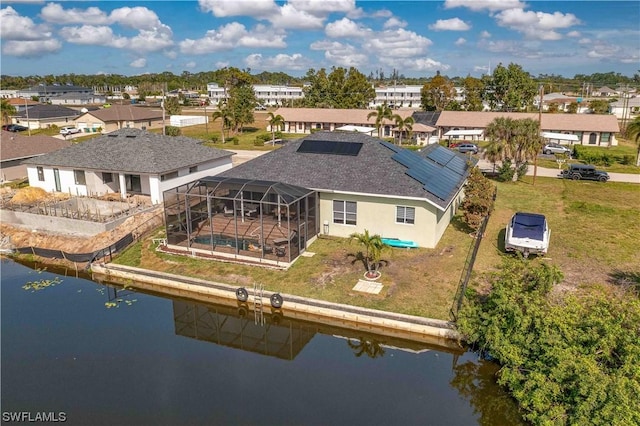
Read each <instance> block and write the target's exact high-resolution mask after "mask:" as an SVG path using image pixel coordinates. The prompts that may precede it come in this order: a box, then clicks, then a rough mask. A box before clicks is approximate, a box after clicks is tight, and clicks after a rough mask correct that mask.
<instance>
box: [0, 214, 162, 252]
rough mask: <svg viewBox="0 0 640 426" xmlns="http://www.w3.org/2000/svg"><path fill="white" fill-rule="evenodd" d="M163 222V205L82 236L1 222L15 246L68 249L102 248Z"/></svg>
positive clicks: (1, 232) (0, 228)
mask: <svg viewBox="0 0 640 426" xmlns="http://www.w3.org/2000/svg"><path fill="white" fill-rule="evenodd" d="M162 222H163V215H162V209H161V208H160V207H158V208H155V209H153V210H151V211H148V212H145V213H139V214H136V215H135V216H132V217H130V218H128V219H127V220H125V221H124V222H123V223H122V224H121V225H120V226H118V227H117V228H116V229H113V230H111V231H106V232H102V233H100V234H97V235H94V236H92V237H80V236H72V235H65V234H54V233H47V232H43V231H35V232H34V231H29V230H26V229H21V228H17V227H13V226H10V225H7V224H4V223H3V224H0V236H1V237H8V239H7V238H3V240H5V241H6V242H7V244H10V245H11V246H13V247H14V248H18V247H40V248H48V249H55V250H62V251H64V252H67V253H89V252H92V251H96V250H100V249H102V248H104V247H108V246H109V245H111V244H113V243H115V242H116V241H118V240H119V239H120V238H122V237H124V236H125V235H127V234H128V233H130V232H132V233H133V234H134V237H138V236H140V235H143V234H146V233H147V232H149V231H151V230H153V229H155V228H157V227H158V226H160V225H161V224H162Z"/></svg>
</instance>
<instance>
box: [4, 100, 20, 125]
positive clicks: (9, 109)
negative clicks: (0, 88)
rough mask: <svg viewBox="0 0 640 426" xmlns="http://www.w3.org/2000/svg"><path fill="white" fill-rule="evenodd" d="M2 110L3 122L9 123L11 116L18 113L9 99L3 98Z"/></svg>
mask: <svg viewBox="0 0 640 426" xmlns="http://www.w3.org/2000/svg"><path fill="white" fill-rule="evenodd" d="M0 110H1V112H2V124H6V123H9V122H10V118H11V116H12V115H16V108H15V107H14V106H13V105H11V104H10V103H9V100H8V99H3V100H2V102H1V103H0Z"/></svg>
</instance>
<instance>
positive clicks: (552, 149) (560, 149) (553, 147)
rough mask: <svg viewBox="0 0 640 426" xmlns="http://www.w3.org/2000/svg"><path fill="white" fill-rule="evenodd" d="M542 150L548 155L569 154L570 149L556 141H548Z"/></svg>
mask: <svg viewBox="0 0 640 426" xmlns="http://www.w3.org/2000/svg"><path fill="white" fill-rule="evenodd" d="M542 152H543V153H545V154H547V155H550V154H567V155H571V149H570V148H567V147H566V146H564V145H560V144H557V143H548V144H546V145H545V146H544V148H542Z"/></svg>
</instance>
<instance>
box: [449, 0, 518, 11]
mask: <svg viewBox="0 0 640 426" xmlns="http://www.w3.org/2000/svg"><path fill="white" fill-rule="evenodd" d="M455 7H466V8H468V9H471V10H475V11H480V10H485V9H486V10H488V11H490V12H496V11H499V10H505V9H515V8H524V7H525V4H524V3H522V2H521V1H520V0H446V1H445V2H444V8H445V9H453V8H455Z"/></svg>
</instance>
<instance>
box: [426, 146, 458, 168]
mask: <svg viewBox="0 0 640 426" xmlns="http://www.w3.org/2000/svg"><path fill="white" fill-rule="evenodd" d="M455 156H456V155H455V154H454V153H453V152H452V151H449V150H448V149H446V148H441V149H440V148H436V149H434V150H432V151H431V152H430V153H429V154H428V155H427V158H430V159H431V160H433V161H435V162H436V163H438V164H441V165H443V166H445V165H446V164H447V163H448V162H449V161H450V160H451V158H452V157H455Z"/></svg>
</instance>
